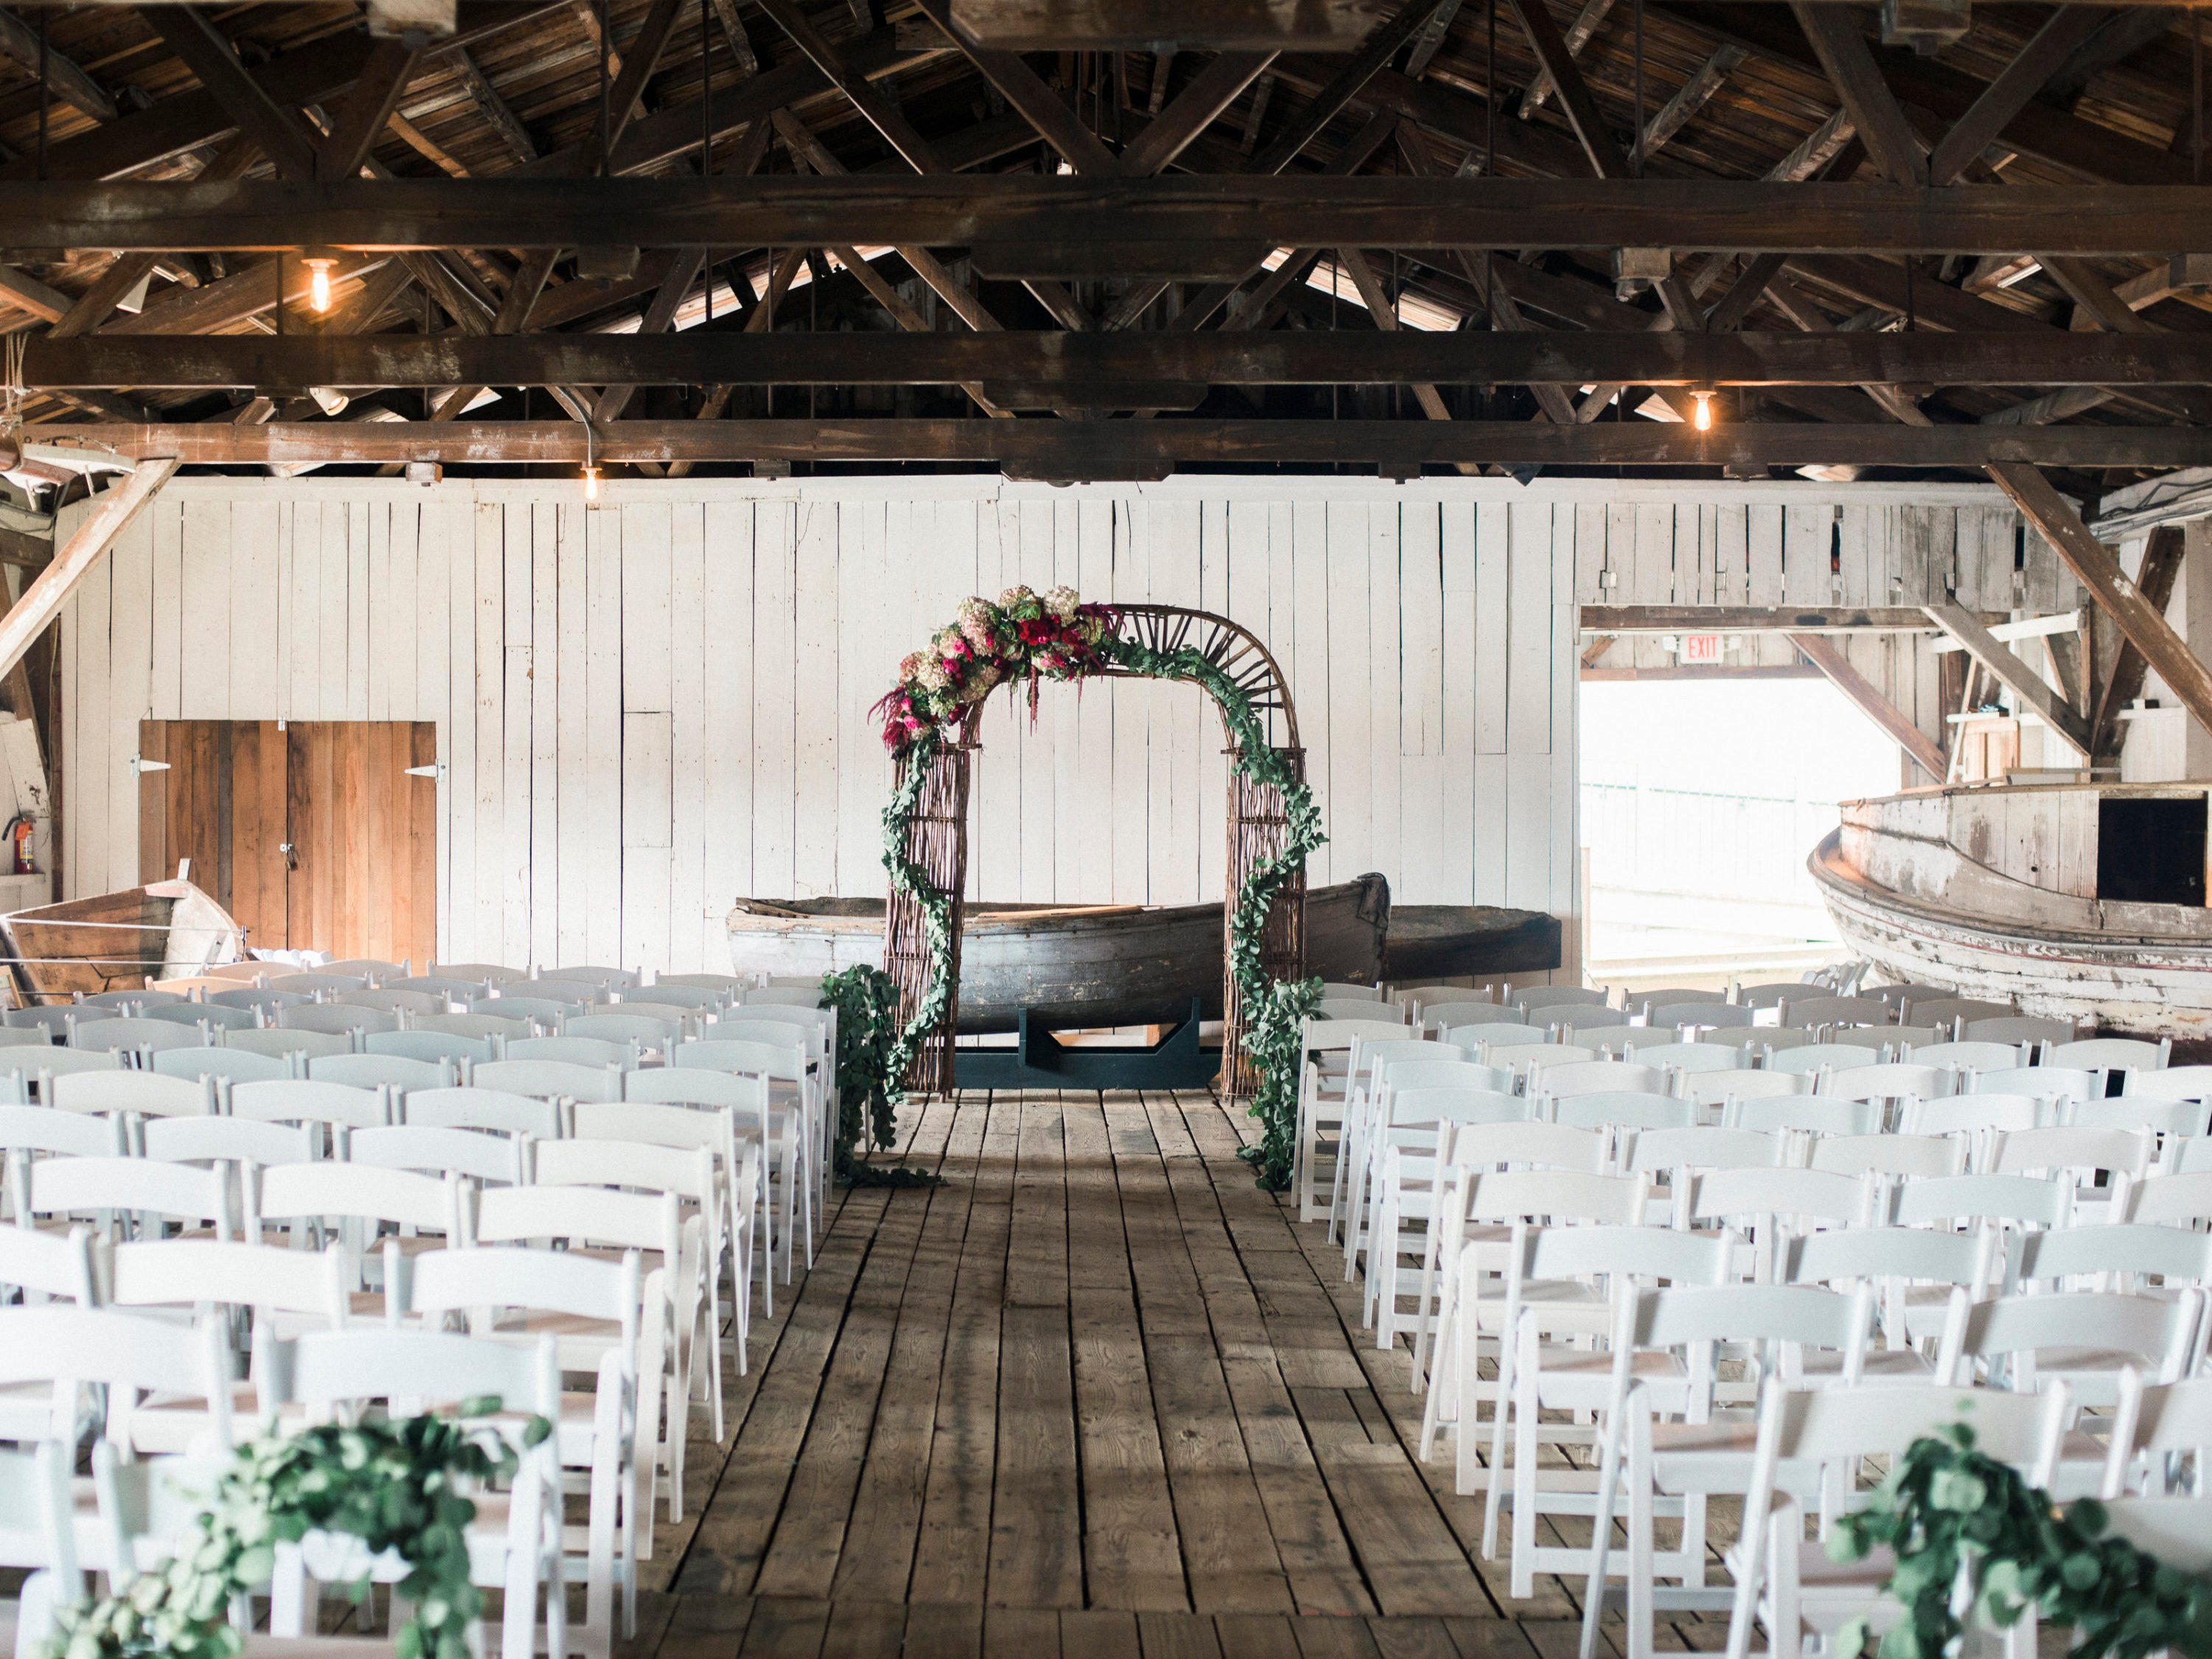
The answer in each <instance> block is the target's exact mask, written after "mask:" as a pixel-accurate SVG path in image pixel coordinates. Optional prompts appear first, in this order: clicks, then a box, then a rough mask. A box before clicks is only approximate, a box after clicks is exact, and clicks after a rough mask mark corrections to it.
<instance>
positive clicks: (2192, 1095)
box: [2122, 1066, 2212, 1102]
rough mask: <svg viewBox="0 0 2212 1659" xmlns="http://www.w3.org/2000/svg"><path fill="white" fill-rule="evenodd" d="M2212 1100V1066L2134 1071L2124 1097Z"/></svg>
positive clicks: (2131, 1072)
mask: <svg viewBox="0 0 2212 1659" xmlns="http://www.w3.org/2000/svg"><path fill="white" fill-rule="evenodd" d="M2128 1097H2134V1098H2136V1099H2138V1100H2193V1101H2199V1102H2202V1101H2208V1100H2212V1066H2166V1067H2164V1068H2163V1069H2161V1070H2159V1071H2130V1073H2128V1080H2127V1087H2126V1088H2125V1089H2124V1091H2122V1098H2123V1099H2125V1098H2128Z"/></svg>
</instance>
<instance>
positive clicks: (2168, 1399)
mask: <svg viewBox="0 0 2212 1659" xmlns="http://www.w3.org/2000/svg"><path fill="white" fill-rule="evenodd" d="M2133 1405H2134V1412H2133V1415H2134V1418H2135V1429H2134V1432H2133V1433H2131V1434H2130V1435H2129V1436H2128V1437H2127V1441H2126V1443H2125V1444H2124V1445H2123V1444H2121V1443H2118V1441H2117V1438H2116V1442H2115V1444H2114V1446H2113V1451H2114V1453H2115V1454H2116V1458H2115V1462H2117V1463H2118V1465H2120V1466H2121V1467H2123V1468H2124V1465H2125V1464H2127V1463H2129V1462H2133V1461H2134V1459H2135V1458H2136V1456H2137V1455H2148V1457H2149V1458H2150V1460H2151V1470H2152V1478H2153V1480H2154V1481H2155V1480H2157V1479H2158V1476H2159V1475H2160V1474H2162V1473H2164V1470H2163V1469H2162V1468H2160V1466H2161V1465H2162V1464H2164V1463H2165V1462H2166V1459H2167V1458H2168V1457H2169V1456H2172V1455H2177V1454H2194V1455H2197V1456H2198V1457H2200V1458H2201V1457H2202V1456H2203V1455H2204V1449H2205V1448H2206V1447H2208V1446H2212V1377H2203V1376H2193V1377H2187V1378H2184V1379H2183V1380H2182V1381H2180V1382H2178V1383H2153V1384H2151V1385H2149V1386H2148V1387H2146V1388H2144V1389H2142V1390H2141V1392H2140V1394H2139V1395H2137V1397H2136V1399H2135V1401H2133ZM2106 1469H2107V1471H2108V1474H2107V1486H2106V1495H2107V1496H2108V1497H2112V1496H2117V1495H2118V1492H2120V1491H2122V1490H2124V1486H2122V1484H2121V1483H2120V1482H2119V1481H2118V1480H2114V1479H2112V1474H2116V1473H2117V1472H2118V1471H2117V1470H2116V1469H2115V1468H2114V1463H2107V1464H2106ZM2207 1476H2212V1470H2206V1469H2201V1468H2200V1469H2199V1470H2198V1471H2197V1480H2198V1483H2199V1487H2200V1490H2201V1487H2202V1483H2203V1481H2204V1480H2205V1479H2206V1477H2207ZM2191 1501H2193V1502H2196V1503H2197V1504H2200V1505H2201V1504H2203V1498H2201V1497H2200V1498H2196V1499H2193V1500H2191ZM2159 1559H2161V1560H2164V1559H2166V1557H2165V1555H2164V1554H2163V1553H2161V1554H2160V1558H2159ZM2176 1565H2179V1563H2177V1564H2176ZM2182 1570H2183V1571H2186V1572H2199V1571H2203V1570H2204V1569H2203V1568H2202V1567H2196V1566H2185V1567H2183V1569H2182Z"/></svg>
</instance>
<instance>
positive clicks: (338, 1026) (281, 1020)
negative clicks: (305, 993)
mask: <svg viewBox="0 0 2212 1659" xmlns="http://www.w3.org/2000/svg"><path fill="white" fill-rule="evenodd" d="M276 1025H277V1029H278V1030H285V1031H315V1032H319V1033H320V1034H322V1035H323V1036H352V1035H353V1034H355V1033H356V1032H362V1031H396V1030H398V1029H399V1016H398V1015H397V1014H387V1013H386V1012H384V1011H383V1010H382V1009H381V1008H349V1007H347V1006H345V1005H344V1004H343V1003H339V1002H307V1003H302V1004H301V1005H300V1006H298V1007H295V1008H279V1009H278V1010H277V1011H276Z"/></svg>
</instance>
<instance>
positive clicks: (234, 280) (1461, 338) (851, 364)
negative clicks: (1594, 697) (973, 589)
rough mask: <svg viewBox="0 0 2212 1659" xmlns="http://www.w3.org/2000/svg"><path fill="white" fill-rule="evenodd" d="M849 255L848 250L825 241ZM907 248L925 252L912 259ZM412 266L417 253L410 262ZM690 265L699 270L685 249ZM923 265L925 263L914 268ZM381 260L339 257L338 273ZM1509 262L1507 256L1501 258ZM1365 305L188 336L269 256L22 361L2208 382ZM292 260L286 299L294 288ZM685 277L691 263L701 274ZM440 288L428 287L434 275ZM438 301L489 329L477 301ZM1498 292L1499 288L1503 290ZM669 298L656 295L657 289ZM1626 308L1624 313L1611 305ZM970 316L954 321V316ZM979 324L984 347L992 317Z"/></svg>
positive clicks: (2016, 345)
mask: <svg viewBox="0 0 2212 1659" xmlns="http://www.w3.org/2000/svg"><path fill="white" fill-rule="evenodd" d="M831 246H851V244H849V243H845V244H832V245H831ZM916 252H920V250H916ZM406 257H407V258H410V260H416V261H419V260H422V259H424V258H427V257H428V256H424V255H410V256H406ZM691 257H692V258H696V253H694V254H693V255H692V256H691ZM921 257H922V258H923V259H924V260H925V261H928V260H929V256H928V255H927V254H926V253H924V254H922V256H921ZM380 263H382V262H381V261H380V260H377V259H376V258H374V256H356V257H354V258H349V261H348V263H347V265H346V266H345V267H343V268H342V270H341V271H340V275H342V276H354V275H358V274H361V273H362V272H364V271H365V270H368V269H369V268H372V267H373V265H374V264H380ZM929 263H930V264H931V265H932V267H933V270H932V276H931V280H933V282H937V281H941V282H942V283H944V284H945V288H946V289H949V290H951V292H950V293H949V294H948V295H946V298H947V301H948V303H950V302H952V301H955V300H965V301H967V302H968V304H969V305H970V306H972V305H974V303H975V301H974V296H973V295H972V294H969V292H968V290H966V289H963V288H962V287H961V286H960V285H959V284H958V283H956V282H954V281H953V280H952V278H951V275H950V273H949V272H946V271H945V270H943V268H942V267H937V266H935V265H934V262H933V261H930V262H929ZM1500 263H1501V264H1503V263H1504V262H1502V261H1501V262H1500ZM1345 264H1346V268H1347V269H1349V270H1352V275H1353V277H1354V280H1355V283H1358V285H1359V286H1360V288H1361V289H1362V295H1363V298H1364V299H1365V300H1367V301H1370V305H1383V310H1382V312H1381V313H1378V315H1381V316H1382V317H1383V318H1384V319H1386V320H1385V321H1384V322H1383V325H1382V327H1381V328H1380V329H1379V330H1378V331H1367V330H1364V329H1361V330H1357V331H1354V330H1342V331H1338V330H1328V329H1315V330H1305V331H1282V332H1276V333H1268V334H1261V335H1249V334H1240V335H1235V336H1231V335H1225V334H1224V333H1222V332H1220V331H1216V330H1198V331H1185V330H1164V331H1126V330H1125V331H1121V332H1118V333H1114V334H1103V333H1100V334H1095V335H1091V336H1088V337H1082V338H1071V337H1068V336H1066V335H1065V334H1061V333H1058V332H1055V331H1049V330H1047V331H1014V332H1011V333H1004V334H999V335H998V337H996V338H995V339H994V340H993V341H991V342H989V343H984V342H981V341H979V340H976V339H975V338H974V337H970V336H967V335H964V334H958V333H951V334H932V335H928V336H918V337H913V338H904V337H901V338H892V339H879V338H874V337H870V336H867V335H866V334H850V333H842V332H831V331H822V332H818V333H807V334H801V335H793V336H790V337H779V338H776V339H773V340H747V339H744V338H741V337H734V336H731V335H728V334H726V333H720V332H716V333H712V334H703V333H695V334H685V335H683V336H669V335H665V334H659V333H657V332H655V331H647V332H645V333H641V334H611V333H595V332H562V333H555V334H546V333H537V334H520V333H519V332H517V331H516V330H515V329H514V328H513V327H512V326H506V327H502V326H501V323H502V321H504V322H508V323H511V322H512V313H506V312H503V313H501V319H487V320H486V322H485V323H484V324H483V325H481V326H479V327H477V328H475V329H471V330H470V333H471V334H483V335H484V336H485V337H483V338H470V337H466V336H465V335H459V334H441V335H422V334H389V335H370V336H366V337H333V336H331V335H329V334H328V333H325V332H321V331H318V332H315V333H308V334H286V335H283V336H281V337H278V336H272V335H266V334H217V335H208V334H199V333H187V332H185V331H184V330H182V329H180V328H178V327H175V326H173V325H171V326H167V327H165V326H163V322H164V318H165V317H168V318H172V319H179V318H180V319H190V324H191V327H193V328H198V327H201V326H221V325H223V324H224V323H225V322H234V321H236V320H239V319H242V318H243V317H246V316H250V315H252V314H253V313H255V312H257V311H260V310H264V309H266V308H267V307H269V306H271V305H273V304H275V303H276V270H275V262H274V261H273V260H272V261H264V262H263V263H262V264H258V265H256V266H253V267H252V268H251V269H250V270H246V271H241V272H240V274H239V275H238V276H234V277H228V278H225V279H224V281H223V282H222V283H218V284H213V285H211V286H210V288H209V289H199V290H195V291H193V292H192V293H191V295H187V296H180V297H179V300H178V301H176V302H175V303H174V304H173V305H171V306H168V307H164V308H163V311H162V312H161V313H155V311H154V310H153V309H152V308H150V307H149V311H148V312H147V313H145V318H144V319H143V320H142V319H131V324H129V325H124V326H118V327H113V328H111V329H109V330H108V331H105V332H102V333H100V334H96V335H91V336H87V337H81V338H76V339H62V338H55V337H47V338H44V339H36V340H33V341H31V342H30V343H28V345H27V347H26V349H25V358H24V375H25V380H26V384H27V385H29V386H35V387H41V388H47V389H61V388H67V387H86V388H97V387H102V386H173V387H178V388H191V387H210V386H270V385H275V386H310V385H313V386H321V385H334V386H438V385H451V384H453V383H454V382H455V380H457V378H461V377H465V378H470V379H475V380H482V381H483V382H484V383H485V384H487V385H492V386H527V385H534V386H545V385H574V384H582V385H592V386H599V385H607V384H611V383H614V382H617V381H622V382H628V383H633V384H636V385H641V386H661V385H684V384H692V385H696V384H699V383H701V382H703V381H708V380H717V381H719V380H732V381H738V382H746V383H770V382H781V383H789V384H801V383H808V382H811V383H814V384H818V385H848V386H864V385H878V386H926V385H932V384H944V383H947V382H951V381H957V380H972V379H977V378H986V377H987V378H998V377H999V376H1000V375H1001V374H1003V375H1005V376H1006V377H1009V378H1012V379H1018V380H1027V381H1030V382H1031V383H1034V384H1040V385H1042V384H1045V383H1047V382H1049V381H1052V380H1068V381H1084V382H1089V383H1093V384H1096V383H1101V382H1107V381H1112V380H1133V381H1147V380H1149V381H1160V380H1180V381H1194V382H1197V383H1200V384H1204V385H1213V386H1230V385H1236V386H1270V385H1280V386H1355V385H1370V386H1393V385H1396V386H1407V385H1412V384H1413V383H1415V382H1417V381H1427V382H1430V383H1431V384H1443V385H1471V386H1488V385H1510V386H1538V385H1545V386H1586V385H1590V384H1593V383H1606V384H1614V385H1633V386H1661V387H1681V386H1863V385H1869V384H1872V385H1884V386H1914V385H1919V384H1923V383H1931V384H1940V385H1963V384H1974V383H1981V384H1995V385H2015V384H2016V385H2047V386H2195V385H2203V384H2206V383H2212V334H2201V335H2200V334H2172V335H2154V336H2138V335H2112V334H2074V333H2069V332H2064V331H2059V330H2056V329H2052V330H2048V331H2045V332H2043V333H2041V334H1997V335H1989V334H1887V333H1876V332H1875V331H1871V330H1854V331H1850V332H1837V331H1831V332H1821V333H1787V332H1783V333H1768V332H1765V331H1760V332H1742V331H1738V332H1736V333H1732V334H1686V333H1683V332H1680V331H1673V330H1663V329H1661V330H1650V329H1647V330H1645V331H1641V332H1638V333H1633V334H1631V333H1595V332H1590V333H1582V332H1566V331H1556V332H1541V331H1529V332H1512V331H1504V330H1496V331H1493V330H1486V329H1460V330H1455V331H1451V332H1449V333H1426V332H1416V331H1413V330H1410V329H1408V330H1400V329H1398V328H1397V327H1395V322H1396V319H1395V317H1393V316H1391V315H1390V313H1389V307H1388V306H1387V304H1383V301H1382V299H1381V294H1380V289H1379V285H1378V286H1377V287H1376V289H1374V290H1373V291H1372V292H1371V293H1370V291H1369V289H1368V287H1367V284H1368V283H1369V282H1370V281H1371V280H1372V279H1373V277H1374V271H1373V269H1372V267H1371V265H1370V264H1369V263H1368V262H1367V261H1366V260H1365V259H1364V258H1352V257H1347V258H1346V261H1345ZM286 269H287V272H288V281H287V287H288V289H290V291H291V292H292V293H293V294H295V295H297V294H298V293H300V292H301V291H302V290H301V284H303V283H304V282H305V281H306V278H305V276H304V275H296V274H294V273H295V262H291V261H288V262H287V264H286ZM695 269H696V267H695ZM431 280H432V281H434V282H435V281H436V280H437V278H435V276H434V277H433V278H432V279H431ZM1499 287H1500V289H1501V292H1510V289H1509V288H1508V285H1507V284H1506V283H1504V281H1501V282H1500V284H1499ZM452 288H453V284H452V283H450V282H448V283H447V286H446V288H445V289H441V300H450V301H451V303H452V304H453V305H454V306H458V307H459V311H460V314H462V315H464V316H469V315H474V316H477V317H481V316H482V311H481V307H479V306H478V305H477V303H476V302H475V301H474V300H473V297H472V296H471V297H463V296H461V295H454V294H453V293H452V291H451V290H452ZM664 292H665V290H664ZM1624 309H1626V310H1629V311H1631V312H1632V313H1633V314H1635V315H1638V316H1644V315H1645V314H1646V313H1640V312H1634V310H1633V307H1624ZM964 314H965V313H964V312H963V315H964ZM977 314H978V315H979V316H982V317H984V318H985V319H986V320H984V321H983V322H981V324H980V326H981V327H982V328H985V329H990V330H993V331H994V333H995V332H996V331H995V329H994V321H993V320H991V319H988V313H981V312H979V313H977Z"/></svg>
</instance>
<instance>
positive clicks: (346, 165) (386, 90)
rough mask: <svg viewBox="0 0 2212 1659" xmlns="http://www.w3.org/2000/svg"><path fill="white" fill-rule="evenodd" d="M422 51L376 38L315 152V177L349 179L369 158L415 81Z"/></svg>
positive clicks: (404, 43) (400, 41)
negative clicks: (402, 95)
mask: <svg viewBox="0 0 2212 1659" xmlns="http://www.w3.org/2000/svg"><path fill="white" fill-rule="evenodd" d="M421 62H422V51H421V49H420V48H419V47H417V46H409V45H408V44H407V43H406V42H405V41H404V40H380V41H378V42H377V43H376V48H375V50H374V51H373V52H370V53H369V58H368V67H367V68H365V69H364V70H362V73H361V79H360V80H358V81H356V82H354V88H353V90H352V91H351V92H350V93H349V94H347V95H346V100H345V102H344V104H343V106H340V108H339V110H338V112H337V118H336V119H335V120H334V121H332V122H331V130H330V131H329V133H328V134H327V135H326V136H325V137H324V139H323V142H322V143H320V144H319V145H318V146H317V147H316V149H315V173H316V176H317V177H318V178H320V179H350V178H352V177H353V176H354V174H356V173H358V172H360V171H361V165H362V162H363V161H367V160H368V152H369V149H370V148H371V147H372V146H373V145H374V143H376V141H377V139H378V137H380V135H381V134H382V133H383V131H384V129H385V127H386V125H387V124H388V123H389V122H390V121H391V119H392V112H393V111H394V110H396V109H398V107H399V97H400V94H402V93H404V92H405V91H406V90H407V83H408V82H409V81H410V80H411V79H413V78H414V75H415V71H416V68H417V66H418V65H419V64H421Z"/></svg>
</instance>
